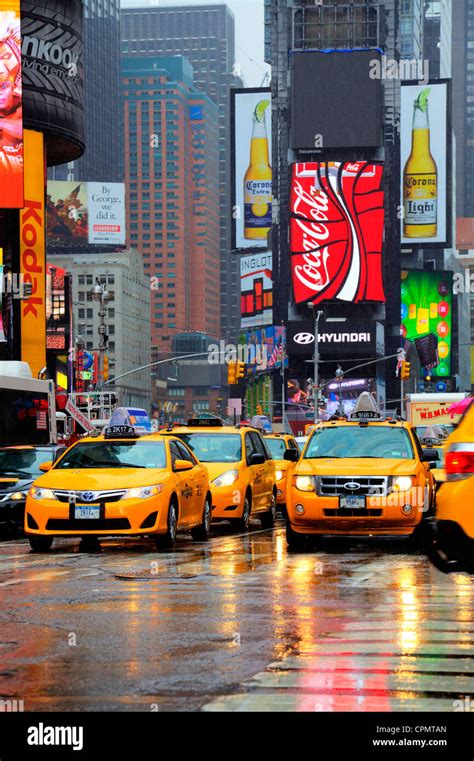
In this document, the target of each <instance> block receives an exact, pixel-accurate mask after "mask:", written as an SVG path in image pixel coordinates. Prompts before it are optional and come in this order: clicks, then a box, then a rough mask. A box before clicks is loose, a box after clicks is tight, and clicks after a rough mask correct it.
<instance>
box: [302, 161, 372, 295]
mask: <svg viewBox="0 0 474 761" xmlns="http://www.w3.org/2000/svg"><path fill="white" fill-rule="evenodd" d="M382 182H383V166H382V165H381V164H368V163H366V162H365V161H360V162H352V163H349V162H346V163H340V162H325V163H319V162H305V163H298V164H294V165H293V176H292V181H291V194H290V253H291V271H292V283H293V293H294V298H295V302H296V303H297V304H300V303H303V302H310V301H312V302H313V303H314V304H320V303H321V302H323V301H343V302H349V303H356V304H359V303H363V302H367V301H374V302H384V301H385V294H384V288H383V281H382V244H383V230H384V192H383V190H382Z"/></svg>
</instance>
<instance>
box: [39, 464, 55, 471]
mask: <svg viewBox="0 0 474 761" xmlns="http://www.w3.org/2000/svg"><path fill="white" fill-rule="evenodd" d="M52 467H53V463H52V462H42V463H41V465H40V467H39V469H40V470H41V472H42V473H47V472H48V470H51V468H52Z"/></svg>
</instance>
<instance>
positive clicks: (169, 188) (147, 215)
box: [123, 56, 221, 353]
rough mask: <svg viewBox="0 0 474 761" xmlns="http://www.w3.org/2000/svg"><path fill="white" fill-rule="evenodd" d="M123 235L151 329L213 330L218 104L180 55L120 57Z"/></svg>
mask: <svg viewBox="0 0 474 761" xmlns="http://www.w3.org/2000/svg"><path fill="white" fill-rule="evenodd" d="M123 97H124V124H125V135H126V141H125V142H126V151H125V169H126V183H127V188H128V209H127V216H128V220H127V229H128V235H129V239H130V243H131V244H132V245H133V247H135V248H137V249H138V250H139V251H140V252H141V253H142V255H143V261H144V267H145V272H146V273H147V275H148V276H149V278H150V293H151V338H152V345H153V347H154V350H155V352H156V351H158V352H159V351H160V350H161V351H163V352H166V351H168V353H169V351H170V348H171V344H172V337H173V336H174V335H176V334H177V333H183V332H185V331H202V332H205V333H208V334H209V335H212V336H216V337H217V336H218V335H219V331H220V292H219V288H218V283H219V273H220V267H221V259H220V248H219V149H218V117H217V106H216V104H215V103H214V102H213V101H212V100H211V99H210V98H209V97H208V96H207V95H205V94H203V93H200V92H198V91H197V89H196V88H195V87H194V85H193V68H192V66H191V65H190V64H189V62H188V61H187V60H186V59H185V58H183V57H182V56H172V57H169V58H155V59H152V58H133V59H125V60H124V62H123Z"/></svg>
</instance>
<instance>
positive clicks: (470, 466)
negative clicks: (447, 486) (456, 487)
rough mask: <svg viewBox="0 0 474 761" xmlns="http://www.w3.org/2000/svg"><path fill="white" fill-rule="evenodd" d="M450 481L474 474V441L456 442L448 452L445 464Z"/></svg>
mask: <svg viewBox="0 0 474 761" xmlns="http://www.w3.org/2000/svg"><path fill="white" fill-rule="evenodd" d="M444 467H445V470H446V473H447V475H448V480H449V481H457V480H460V479H463V478H470V477H471V476H474V443H472V444H455V445H454V446H453V447H451V449H450V450H449V452H447V454H446V461H445V464H444Z"/></svg>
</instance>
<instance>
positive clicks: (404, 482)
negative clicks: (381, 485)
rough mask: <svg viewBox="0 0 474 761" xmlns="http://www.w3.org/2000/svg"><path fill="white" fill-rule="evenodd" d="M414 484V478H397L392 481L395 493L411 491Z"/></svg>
mask: <svg viewBox="0 0 474 761" xmlns="http://www.w3.org/2000/svg"><path fill="white" fill-rule="evenodd" d="M414 482H415V478H414V476H395V477H394V479H393V481H392V489H393V490H394V491H410V489H411V488H412V486H413V485H414Z"/></svg>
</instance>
